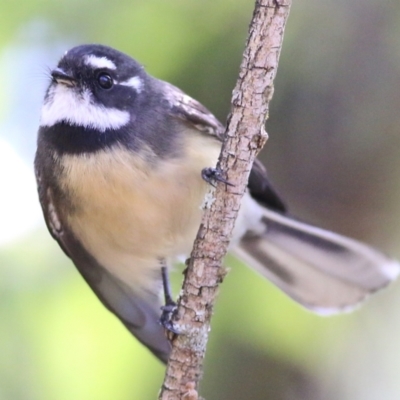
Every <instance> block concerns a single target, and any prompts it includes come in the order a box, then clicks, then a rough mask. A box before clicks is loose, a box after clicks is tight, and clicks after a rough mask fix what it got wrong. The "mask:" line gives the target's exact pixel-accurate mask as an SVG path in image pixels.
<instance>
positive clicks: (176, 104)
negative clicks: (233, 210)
mask: <svg viewBox="0 0 400 400" xmlns="http://www.w3.org/2000/svg"><path fill="white" fill-rule="evenodd" d="M160 82H161V84H162V85H163V91H164V96H165V97H166V99H167V100H168V104H169V107H170V108H169V113H170V115H171V116H173V117H175V118H179V119H180V120H182V121H184V122H186V123H187V124H188V125H190V126H191V127H193V128H194V129H196V130H198V131H200V132H203V133H205V134H208V135H210V136H213V137H215V138H216V139H217V140H219V141H221V142H222V140H223V138H224V134H225V127H224V125H222V124H221V123H220V122H219V121H218V119H217V118H216V117H215V116H214V115H213V114H212V113H211V112H210V111H209V110H208V109H207V108H206V107H204V106H203V105H202V104H201V103H199V102H198V101H197V100H195V99H193V98H191V97H190V96H188V95H187V94H186V93H184V92H182V91H181V90H180V89H178V88H177V87H175V86H173V85H171V84H170V83H168V82H162V81H160ZM248 189H249V192H250V194H251V196H252V197H253V198H254V199H255V200H256V201H257V202H259V203H261V204H263V205H264V206H266V207H268V208H270V209H272V210H275V211H279V212H285V211H286V205H285V203H284V202H283V201H282V199H281V198H280V196H279V195H278V193H277V192H276V190H275V189H274V188H273V186H272V185H271V182H270V181H269V179H268V177H267V170H266V169H265V167H264V166H263V164H262V163H261V162H260V161H259V160H255V162H254V164H253V167H252V169H251V172H250V176H249V183H248Z"/></svg>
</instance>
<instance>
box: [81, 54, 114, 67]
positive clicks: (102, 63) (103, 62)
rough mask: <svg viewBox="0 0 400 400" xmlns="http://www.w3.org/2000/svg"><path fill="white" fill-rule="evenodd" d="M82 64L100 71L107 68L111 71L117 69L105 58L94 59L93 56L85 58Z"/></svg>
mask: <svg viewBox="0 0 400 400" xmlns="http://www.w3.org/2000/svg"><path fill="white" fill-rule="evenodd" d="M83 62H84V63H85V64H86V65H88V66H90V67H93V68H96V69H101V68H107V69H112V70H114V69H117V66H116V65H115V64H114V63H113V62H112V61H111V60H109V59H108V58H107V57H96V56H94V55H93V54H91V55H87V56H85V57H84V60H83Z"/></svg>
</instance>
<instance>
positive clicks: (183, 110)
mask: <svg viewBox="0 0 400 400" xmlns="http://www.w3.org/2000/svg"><path fill="white" fill-rule="evenodd" d="M224 132H225V127H224V125H223V124H222V123H221V122H219V121H218V120H217V118H216V117H215V116H214V115H213V114H212V113H211V112H210V111H209V110H208V109H207V108H206V107H204V106H203V105H202V104H200V103H199V102H198V101H196V100H195V99H193V98H191V97H190V96H188V95H187V94H185V93H184V92H183V91H181V90H180V89H178V88H177V87H175V86H173V85H172V84H170V83H168V82H165V81H162V80H159V79H157V78H155V77H152V76H151V75H149V74H148V73H147V72H146V71H145V69H144V67H143V66H142V65H141V64H140V63H139V62H137V61H136V60H134V59H133V58H131V57H130V56H129V55H127V54H124V53H122V52H120V51H118V50H115V49H113V48H111V47H107V46H104V45H100V44H84V45H79V46H76V47H74V48H72V49H70V50H68V51H67V52H65V54H64V55H63V56H62V57H61V59H60V60H59V62H58V64H57V66H56V67H55V68H54V69H52V70H51V77H50V82H49V85H48V88H47V91H46V93H45V96H44V101H43V105H42V109H41V114H40V123H39V130H38V139H37V151H36V156H35V162H34V166H35V174H36V180H37V186H38V194H39V201H40V204H41V207H42V210H43V215H44V219H45V222H46V224H47V228H48V230H49V232H50V234H51V235H52V237H53V238H54V239H55V240H56V241H57V242H58V244H59V246H60V247H61V248H62V250H63V251H64V253H65V254H66V255H67V256H68V257H69V258H70V259H71V260H72V262H73V263H74V264H75V266H76V268H77V269H78V271H79V272H80V274H81V275H82V277H83V278H84V279H85V281H86V282H87V283H88V285H89V286H90V287H91V289H92V290H93V292H94V293H95V294H96V295H97V297H98V298H99V299H100V301H101V302H102V303H103V304H104V305H105V307H106V308H107V309H108V310H110V311H111V312H112V313H114V314H115V315H116V316H117V317H118V318H119V319H120V320H121V321H122V323H123V324H124V325H125V326H126V327H127V328H128V330H129V331H130V332H131V333H132V334H133V335H134V336H135V337H136V338H137V339H138V340H139V341H140V342H141V343H143V344H144V345H145V346H147V348H148V349H149V350H150V351H151V352H152V353H153V354H154V355H155V356H156V357H158V358H159V359H160V360H161V361H162V362H167V360H168V357H169V354H170V351H171V344H170V342H169V340H168V338H167V336H166V334H165V329H164V326H163V325H165V323H166V321H165V319H164V320H163V316H164V317H165V315H164V311H162V301H161V297H162V292H163V287H165V288H166V289H165V292H166V293H165V297H166V300H167V303H169V304H167V305H166V308H168V306H171V304H173V303H172V301H171V295H170V293H169V290H168V282H166V281H167V278H168V270H169V268H170V267H171V266H173V265H174V264H175V263H176V262H177V261H178V260H182V259H184V258H185V257H188V256H189V255H190V251H191V248H192V244H193V241H194V239H195V236H196V233H197V230H198V228H199V225H200V220H201V216H202V212H203V211H202V207H201V205H202V203H203V200H204V197H205V195H206V193H207V192H208V190H209V183H210V182H209V181H210V179H212V177H210V175H209V173H210V171H211V175H213V172H214V173H215V172H218V171H216V169H215V166H216V163H217V159H218V155H219V153H220V149H221V144H222V141H223V138H224ZM222 172H223V171H222ZM218 176H219V175H218V173H215V174H214V177H216V178H218ZM221 179H222V178H221ZM230 252H231V253H233V254H234V255H236V256H237V257H238V258H240V259H241V260H243V261H244V262H245V263H246V264H247V265H249V266H250V267H252V268H253V269H254V270H255V271H257V272H258V273H259V274H261V275H262V276H264V277H265V278H267V279H268V280H270V281H271V282H272V283H274V284H275V285H276V286H278V287H279V288H280V289H281V290H283V292H285V293H286V294H287V295H288V296H290V297H291V298H292V299H293V300H295V301H296V302H297V303H299V304H300V305H302V306H303V307H305V308H306V309H308V310H311V311H314V312H316V313H319V314H322V315H330V314H335V313H339V312H346V311H350V310H352V309H354V308H355V307H357V305H358V304H359V303H360V302H362V301H363V300H364V299H365V298H367V297H368V296H369V295H370V294H372V293H374V292H375V291H377V290H379V289H381V288H383V287H385V286H387V285H388V284H389V283H390V282H391V281H393V280H394V279H395V278H396V277H397V275H398V273H399V264H398V262H397V261H396V260H394V259H392V258H390V257H388V256H386V255H385V254H383V253H382V252H380V251H379V250H376V249H374V248H373V247H370V246H368V245H366V244H363V243H361V242H359V241H357V240H354V239H351V238H347V237H345V236H342V235H340V234H337V233H334V232H331V231H328V230H325V229H321V228H318V227H315V226H313V225H310V224H308V223H306V222H303V221H301V220H299V219H297V218H294V217H293V216H292V215H291V214H290V213H289V212H288V210H287V207H286V203H285V202H284V201H283V200H282V199H281V197H280V195H279V194H278V192H277V191H276V190H275V189H274V187H273V186H272V184H271V182H270V180H269V178H268V177H267V171H266V169H265V167H264V166H263V165H262V164H261V162H260V161H258V160H256V161H255V163H254V165H253V167H252V169H251V172H250V176H249V182H248V187H247V190H246V192H245V194H244V197H243V200H242V203H241V208H240V211H239V214H238V219H237V221H236V224H235V228H234V231H233V235H232V242H231V246H230ZM163 284H164V286H163ZM160 319H161V322H162V323H160Z"/></svg>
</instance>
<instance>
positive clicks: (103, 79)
mask: <svg viewBox="0 0 400 400" xmlns="http://www.w3.org/2000/svg"><path fill="white" fill-rule="evenodd" d="M97 82H98V84H99V85H100V87H101V88H103V89H111V88H112V86H113V84H114V82H113V79H112V78H111V76H110V75H109V74H106V73H105V72H102V73H101V74H99V75H98V77H97Z"/></svg>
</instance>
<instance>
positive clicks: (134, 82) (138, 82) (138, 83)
mask: <svg viewBox="0 0 400 400" xmlns="http://www.w3.org/2000/svg"><path fill="white" fill-rule="evenodd" d="M118 84H119V85H123V86H130V87H132V88H134V89H135V90H136V91H137V92H138V93H140V92H141V91H142V88H143V81H142V79H140V78H139V77H138V76H134V77H132V78H129V79H128V80H126V81H122V82H119V83H118Z"/></svg>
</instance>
